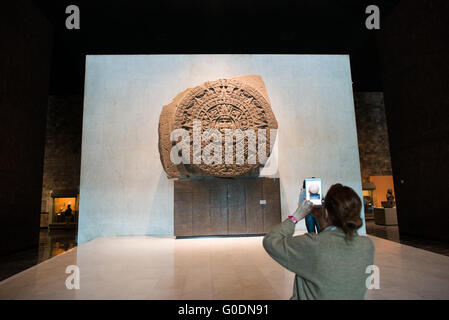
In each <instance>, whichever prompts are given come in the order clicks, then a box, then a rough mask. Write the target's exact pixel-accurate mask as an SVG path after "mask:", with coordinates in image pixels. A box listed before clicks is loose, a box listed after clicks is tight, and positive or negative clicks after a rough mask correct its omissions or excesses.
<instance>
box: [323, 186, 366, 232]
mask: <svg viewBox="0 0 449 320" xmlns="http://www.w3.org/2000/svg"><path fill="white" fill-rule="evenodd" d="M324 208H325V209H326V210H327V212H328V213H329V217H330V219H331V222H332V224H333V225H335V226H336V227H339V228H341V229H343V231H344V232H345V234H346V239H348V240H351V239H352V236H353V234H354V232H355V231H356V230H357V229H358V228H360V227H361V226H362V224H363V223H362V219H361V218H360V211H361V210H362V201H361V200H360V197H359V196H358V195H357V193H355V191H354V190H353V189H352V188H350V187H347V186H343V185H341V184H334V185H333V186H332V187H330V189H329V191H328V192H327V194H326V197H325V198H324Z"/></svg>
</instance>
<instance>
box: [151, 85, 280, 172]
mask: <svg viewBox="0 0 449 320" xmlns="http://www.w3.org/2000/svg"><path fill="white" fill-rule="evenodd" d="M258 79H259V78H258ZM262 84H263V82H262ZM164 110H165V109H164ZM163 115H164V111H163V113H162V114H161V120H162V119H163ZM173 120H174V121H173V126H172V127H171V126H169V127H171V128H172V129H173V130H175V129H184V130H186V131H187V132H189V134H190V135H191V136H192V135H193V134H194V132H193V131H194V130H193V128H194V121H197V123H198V121H199V123H200V124H201V131H202V132H204V131H207V130H208V129H215V130H218V131H219V132H220V133H221V134H222V135H223V141H222V142H220V143H222V147H223V150H225V144H224V136H225V133H226V131H227V130H228V129H231V130H237V129H240V130H242V131H245V130H248V129H251V130H254V131H255V132H256V133H257V132H258V129H265V130H266V131H267V133H266V135H267V147H268V148H267V153H269V151H270V148H269V131H270V130H269V129H275V128H277V122H276V119H275V117H274V114H273V112H272V110H271V106H270V103H269V102H268V101H267V99H265V98H264V96H263V95H262V94H261V93H260V92H259V91H258V90H257V89H255V88H254V87H252V86H251V85H249V84H246V83H244V82H243V81H239V80H236V79H219V80H216V81H210V82H205V83H204V84H202V85H200V86H197V87H195V88H193V89H189V90H188V91H187V92H186V94H185V95H184V96H183V97H182V98H181V99H180V100H179V102H178V103H177V104H176V110H175V112H174V113H173ZM159 133H160V149H161V141H162V140H164V139H163V135H162V134H161V125H160V132H159ZM161 136H162V139H161ZM240 140H241V139H240ZM240 140H239V141H240ZM162 142H163V143H164V142H165V143H167V142H166V141H162ZM237 142H238V141H237V140H236V137H234V138H233V143H234V146H233V147H234V148H235V144H236V143H237ZM210 143H211V141H210V140H209V141H204V140H203V141H202V142H201V146H202V150H204V148H205V147H206V146H207V145H208V144H210ZM173 144H174V142H172V143H171V145H173ZM190 147H191V148H192V144H191V146H190ZM264 147H266V146H264ZM161 151H163V150H161ZM191 151H192V152H191V153H190V156H191V158H193V148H192V150H191ZM244 154H245V157H244V159H245V162H244V163H243V164H236V162H235V161H234V162H233V163H232V164H226V163H225V159H224V157H225V155H224V152H223V155H222V157H223V161H222V162H221V163H219V164H205V163H200V164H193V161H191V162H190V164H188V165H186V164H181V165H177V166H176V168H177V169H178V171H179V175H192V176H198V175H202V176H214V177H236V176H242V175H245V174H248V173H249V172H251V171H252V170H254V169H257V168H258V167H259V166H260V163H259V162H257V163H256V164H250V163H248V144H247V143H245V145H244ZM164 158H165V159H164ZM166 159H167V156H166V155H165V156H164V154H162V152H161V160H162V163H163V165H164V162H166ZM191 160H192V159H191ZM234 160H235V155H234ZM164 169H166V171H167V173H168V174H169V176H173V174H171V172H169V170H167V166H166V165H164Z"/></svg>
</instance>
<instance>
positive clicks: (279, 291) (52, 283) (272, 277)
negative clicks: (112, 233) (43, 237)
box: [0, 236, 449, 299]
mask: <svg viewBox="0 0 449 320" xmlns="http://www.w3.org/2000/svg"><path fill="white" fill-rule="evenodd" d="M370 237H371V239H372V240H373V241H374V243H375V246H376V257H375V264H376V265H377V266H378V267H379V268H380V287H381V288H380V289H379V290H370V291H368V293H367V296H366V298H367V299H449V272H448V271H449V257H447V256H444V255H440V254H435V253H432V252H429V251H425V250H421V249H417V248H414V247H411V246H406V245H402V244H400V243H397V242H393V241H388V240H384V239H381V238H377V237H373V236H370ZM261 242H262V238H261V237H243V238H194V239H178V240H175V239H173V238H154V237H117V238H98V239H95V240H93V241H90V242H88V243H85V244H83V245H81V246H79V247H75V248H72V249H70V250H68V251H67V252H65V253H63V254H60V255H58V256H56V257H53V258H51V259H49V260H46V261H44V262H42V263H40V264H38V265H36V266H34V267H31V268H29V269H27V270H25V271H23V272H21V273H18V274H16V275H14V276H12V277H10V278H8V279H6V280H4V281H2V282H0V299H288V298H289V297H290V295H291V292H292V285H293V283H292V280H293V274H292V273H290V272H289V271H286V270H284V269H283V268H282V267H280V266H279V265H278V264H277V263H276V262H274V261H273V260H272V259H271V258H270V257H269V256H268V255H267V254H266V253H265V251H264V249H263V247H262V245H261ZM68 265H78V266H79V268H80V269H79V270H80V289H79V290H68V289H66V287H65V281H66V277H67V276H68V275H67V274H66V273H65V270H66V267H67V266H68Z"/></svg>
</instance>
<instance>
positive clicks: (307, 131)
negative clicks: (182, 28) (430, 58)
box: [78, 55, 365, 243]
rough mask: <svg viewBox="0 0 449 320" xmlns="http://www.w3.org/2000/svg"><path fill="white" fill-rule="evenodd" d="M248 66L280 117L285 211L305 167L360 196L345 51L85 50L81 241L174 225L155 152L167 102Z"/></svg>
mask: <svg viewBox="0 0 449 320" xmlns="http://www.w3.org/2000/svg"><path fill="white" fill-rule="evenodd" d="M247 74H257V75H260V76H261V77H262V79H263V80H264V82H265V86H266V88H267V92H268V96H269V98H270V100H271V105H272V108H273V112H274V113H275V116H276V119H277V120H278V125H279V132H278V137H277V139H278V140H277V147H276V148H277V152H276V151H275V152H274V154H275V156H276V160H277V161H276V162H277V163H278V172H277V173H276V174H275V176H277V177H279V178H280V181H281V206H282V209H281V210H282V218H286V217H287V216H288V215H289V214H291V213H292V212H293V211H294V210H295V209H296V206H297V202H298V195H299V190H300V187H301V184H302V180H303V179H304V178H306V177H311V176H316V177H322V179H323V189H324V191H327V189H328V188H329V186H330V185H331V184H334V183H336V182H340V183H343V184H346V185H349V186H351V187H353V188H354V189H355V190H356V191H357V192H358V193H359V195H360V196H361V194H362V190H361V175H360V165H359V154H358V143H357V131H356V123H355V113H354V102H353V94H352V82H351V75H350V74H351V73H350V63H349V58H348V56H344V55H313V56H312V55H301V56H298V55H274V56H266V55H214V56H208V55H177V56H174V55H172V56H167V55H154V56H145V55H136V56H132V55H129V56H113V55H109V56H87V58H86V79H85V96H84V111H83V113H84V114H83V137H82V157H81V184H80V217H79V231H78V235H79V239H78V240H79V243H83V242H85V241H88V240H90V239H93V238H95V237H99V236H114V235H115V236H118V235H167V236H171V235H173V224H174V221H173V210H174V209H173V202H174V199H173V186H174V182H173V180H169V179H167V177H166V175H165V172H164V171H163V168H162V165H161V162H160V158H159V152H158V133H157V130H158V121H159V115H160V112H161V110H162V106H164V105H166V104H169V103H170V102H171V101H172V99H173V98H174V97H175V95H176V94H178V93H179V92H182V91H184V90H185V89H187V88H190V87H193V86H196V85H199V84H201V83H203V82H205V81H209V80H215V79H219V78H232V77H235V76H240V75H247ZM297 228H298V229H303V230H305V226H304V224H303V223H301V224H298V226H297ZM364 230H365V229H364V226H363V227H362V229H361V231H362V233H363V232H364Z"/></svg>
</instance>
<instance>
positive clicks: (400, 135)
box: [379, 0, 449, 240]
mask: <svg viewBox="0 0 449 320" xmlns="http://www.w3.org/2000/svg"><path fill="white" fill-rule="evenodd" d="M448 10H449V2H448V1H446V0H433V1H430V0H424V1H415V0H411V1H402V2H401V3H400V4H399V5H398V6H397V7H396V8H395V9H394V11H393V12H391V13H390V15H389V16H388V19H387V20H386V21H385V22H384V23H383V26H382V29H381V36H380V43H379V48H380V53H381V67H382V72H383V86H384V93H385V107H386V113H387V121H388V129H389V135H390V150H391V160H392V167H393V174H394V183H395V191H396V198H397V213H398V223H399V232H400V234H401V235H412V236H419V237H426V238H435V239H442V240H449V233H448V230H449V219H448V217H447V213H448V212H449V197H448V196H447V177H448V176H449V148H448V140H449V122H448V121H447V119H448V118H449V100H448V83H449V60H448V58H447V57H448V55H449V42H448V39H449V19H448V18H447V12H448Z"/></svg>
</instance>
